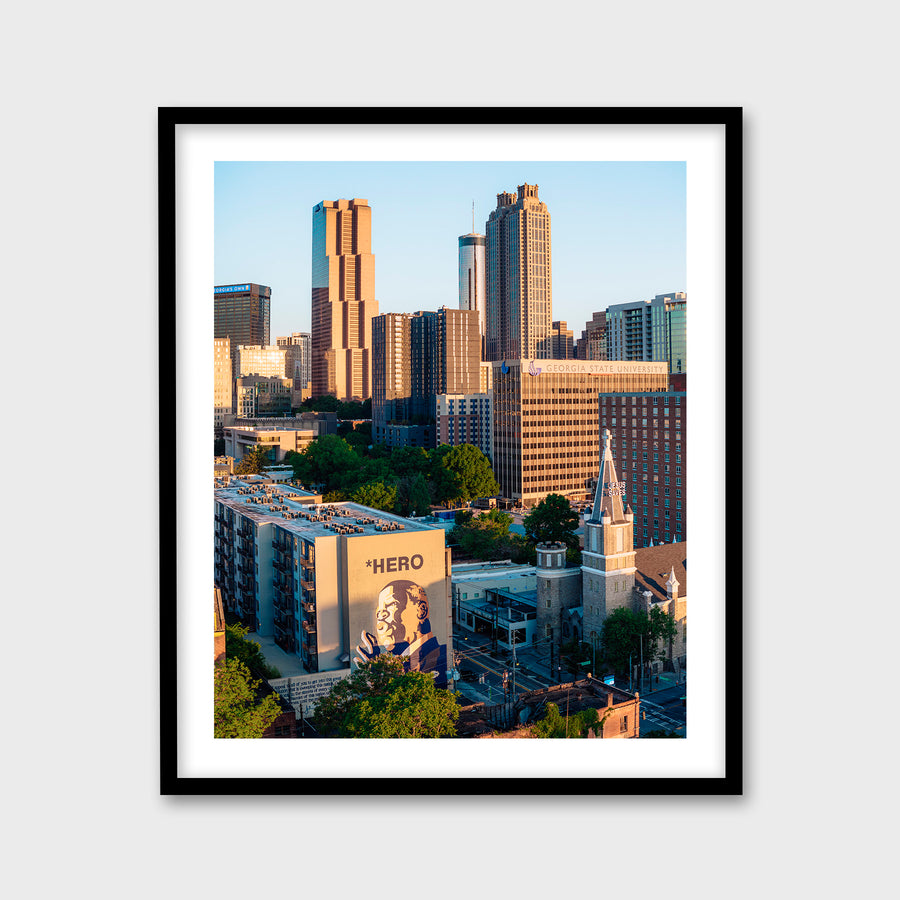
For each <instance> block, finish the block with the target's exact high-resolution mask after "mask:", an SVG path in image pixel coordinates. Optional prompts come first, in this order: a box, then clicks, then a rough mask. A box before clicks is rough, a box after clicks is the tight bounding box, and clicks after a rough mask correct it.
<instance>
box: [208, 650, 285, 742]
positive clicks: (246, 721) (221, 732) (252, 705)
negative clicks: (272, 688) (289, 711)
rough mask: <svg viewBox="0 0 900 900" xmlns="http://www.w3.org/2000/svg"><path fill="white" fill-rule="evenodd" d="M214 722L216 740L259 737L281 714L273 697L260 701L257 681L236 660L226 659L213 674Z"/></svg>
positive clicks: (272, 695)
mask: <svg viewBox="0 0 900 900" xmlns="http://www.w3.org/2000/svg"><path fill="white" fill-rule="evenodd" d="M214 677H215V713H214V717H215V723H214V728H213V734H214V735H215V737H217V738H259V737H262V735H263V732H264V731H265V730H266V729H267V728H268V727H269V726H270V725H271V724H272V723H273V722H274V721H275V720H276V719H277V718H278V716H279V715H281V707H280V706H279V705H278V700H277V699H276V698H275V695H274V694H268V695H267V696H265V697H263V698H262V699H260V698H259V696H258V693H257V690H258V688H259V685H260V681H258V680H256V679H254V678H253V676H252V675H251V674H250V670H249V669H248V668H247V667H246V666H245V665H244V664H243V663H242V662H241V661H240V660H239V659H226V661H225V664H224V665H219V666H216V671H215V676H214Z"/></svg>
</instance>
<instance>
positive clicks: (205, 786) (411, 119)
mask: <svg viewBox="0 0 900 900" xmlns="http://www.w3.org/2000/svg"><path fill="white" fill-rule="evenodd" d="M522 114H523V115H526V116H527V119H528V121H529V122H531V123H537V124H539V125H542V126H543V125H545V126H546V127H548V128H552V127H554V126H557V125H560V124H566V125H576V126H577V125H585V126H598V125H604V126H605V125H610V126H619V125H622V126H641V125H653V126H667V125H677V126H687V127H690V126H695V125H697V126H721V128H722V129H723V131H724V139H723V140H724V184H723V193H724V223H725V236H724V281H725V293H726V297H727V302H726V303H725V309H724V317H725V333H724V344H725V367H724V371H723V373H722V376H723V378H724V379H725V390H726V393H727V396H728V398H729V402H728V404H727V408H726V410H725V414H724V431H725V435H724V440H725V443H726V444H727V447H728V455H727V462H726V472H725V493H726V496H725V498H724V504H725V505H724V509H725V513H724V515H725V523H726V524H727V528H728V541H727V544H726V552H725V559H724V568H725V572H726V573H731V578H730V580H729V581H728V583H727V592H726V597H725V600H724V618H725V648H724V667H723V671H722V678H723V679H724V696H725V712H724V718H723V721H722V727H723V729H724V756H725V766H724V774H721V775H717V776H710V777H693V776H685V777H668V776H660V777H653V776H635V777H603V776H598V777H597V778H593V779H585V778H583V777H577V778H569V777H529V778H522V777H509V778H483V777H472V778H469V777H442V776H441V775H439V774H436V775H435V776H434V777H427V778H419V779H418V782H417V786H416V792H417V793H418V794H428V795H433V796H442V795H456V796H459V795H466V794H472V795H475V794H477V795H484V794H492V795H536V796H537V795H540V796H547V795H560V796H563V795H568V794H572V793H577V794H579V795H586V794H595V795H736V794H741V793H742V791H743V778H742V773H743V752H742V745H743V724H742V717H743V705H742V694H743V674H742V668H743V647H742V641H743V638H742V602H743V601H742V589H741V580H740V577H739V573H740V572H741V559H742V501H741V491H742V488H741V483H742V467H743V466H742V445H743V436H742V409H741V403H740V397H741V395H742V362H743V356H742V343H741V334H742V328H741V320H742V277H743V276H742V266H743V262H742V216H743V213H742V183H743V179H742V165H743V162H742V109H741V108H740V107H546V108H533V107H529V108H528V109H527V110H522ZM516 115H517V110H516V109H514V108H509V109H493V108H437V107H435V108H406V107H393V108H389V107H381V108H376V107H369V108H340V109H337V108H335V109H328V108H288V107H269V108H266V107H224V108H215V107H161V108H159V109H158V178H159V184H158V188H159V207H158V209H159V223H158V229H159V334H160V346H159V399H160V415H159V460H160V462H159V474H160V484H161V485H162V486H163V487H162V488H161V497H160V510H159V514H160V532H159V550H160V563H159V566H160V569H159V577H160V586H161V587H160V603H159V612H160V682H159V684H160V792H161V793H162V794H166V795H169V794H175V795H218V794H230V795H273V794H289V795H294V794H296V795H356V794H359V793H362V792H365V791H374V790H376V789H377V790H378V792H379V793H381V794H382V795H385V794H391V793H392V792H394V791H396V792H397V794H398V795H400V794H401V793H402V789H403V787H404V785H402V784H401V781H402V779H399V778H385V779H379V780H378V782H377V787H376V785H375V783H374V782H372V781H371V779H369V778H366V777H357V776H354V775H353V774H348V775H347V777H317V776H310V777H296V778H284V777H268V776H266V775H261V776H260V777H244V776H235V777H226V776H221V775H210V776H208V777H196V776H186V775H183V774H181V773H180V768H179V746H180V736H179V733H178V708H179V703H180V696H179V670H178V654H177V647H178V629H177V621H176V619H177V616H176V612H177V609H178V602H179V598H178V592H177V575H178V571H179V564H180V563H179V534H178V529H177V511H178V497H177V496H176V493H177V492H176V491H174V490H172V491H170V490H169V488H167V487H165V486H171V485H176V484H177V477H178V465H179V464H178V454H177V453H173V452H172V441H173V436H177V428H176V420H177V417H176V409H177V405H178V402H179V385H178V384H177V383H176V327H177V322H176V318H177V317H176V311H177V308H178V303H179V296H178V291H177V283H176V276H177V272H176V258H177V247H178V239H179V233H178V230H177V227H176V222H177V202H178V191H179V189H180V187H181V184H180V181H179V171H178V160H177V155H176V138H177V132H178V129H179V127H181V126H185V125H187V126H193V125H212V126H217V125H228V126H241V127H246V128H254V127H257V126H272V125H291V124H296V123H311V122H315V123H323V124H338V123H348V122H353V123H359V124H360V125H361V126H365V125H378V126H381V127H387V128H389V127H391V126H392V125H393V124H395V123H396V124H397V125H404V126H408V125H410V124H416V125H419V126H421V127H427V126H428V125H429V123H434V124H440V125H446V124H448V123H465V124H467V125H480V124H485V125H487V124H490V123H496V122H497V121H509V120H512V119H515V117H516ZM204 600H205V598H204ZM210 682H211V679H210ZM662 743H665V742H662Z"/></svg>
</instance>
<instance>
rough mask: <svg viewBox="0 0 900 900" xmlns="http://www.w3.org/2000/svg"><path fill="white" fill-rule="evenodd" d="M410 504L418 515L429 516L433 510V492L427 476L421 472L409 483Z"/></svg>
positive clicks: (412, 510) (413, 511)
mask: <svg viewBox="0 0 900 900" xmlns="http://www.w3.org/2000/svg"><path fill="white" fill-rule="evenodd" d="M409 505H410V507H411V512H412V513H415V515H417V516H427V515H428V514H429V513H430V512H431V494H429V493H428V483H427V482H426V481H425V476H424V474H422V473H421V472H419V473H418V474H417V475H416V476H415V478H413V479H412V482H411V483H410V485H409Z"/></svg>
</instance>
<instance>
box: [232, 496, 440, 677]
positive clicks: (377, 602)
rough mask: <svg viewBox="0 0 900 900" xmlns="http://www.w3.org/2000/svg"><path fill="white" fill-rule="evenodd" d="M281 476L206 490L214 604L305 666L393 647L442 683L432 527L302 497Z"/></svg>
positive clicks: (322, 668)
mask: <svg viewBox="0 0 900 900" xmlns="http://www.w3.org/2000/svg"><path fill="white" fill-rule="evenodd" d="M307 499H308V498H307V497H306V496H305V495H304V493H303V492H301V491H298V490H297V489H296V488H292V487H289V486H287V485H263V484H254V483H250V482H243V481H241V480H240V479H232V480H231V483H230V485H229V486H228V487H227V488H219V489H217V490H216V491H215V586H216V587H218V588H220V589H221V591H222V596H223V600H224V602H225V606H226V609H228V610H230V611H231V612H232V613H234V614H235V615H237V616H238V617H240V618H241V619H242V620H243V621H244V622H245V624H248V625H249V626H250V627H251V630H252V631H254V632H257V633H258V634H260V635H263V636H267V637H273V638H274V641H275V643H276V644H277V645H278V646H279V647H280V648H281V649H282V650H284V651H285V652H287V653H291V654H295V655H296V656H297V657H299V659H300V661H301V662H302V665H303V668H304V669H305V671H306V672H307V673H326V672H341V671H344V672H346V671H347V670H351V669H353V668H356V666H357V665H358V663H359V661H360V660H365V659H369V658H372V657H373V656H375V655H377V654H378V653H393V654H395V655H398V656H400V657H401V658H402V659H403V660H404V664H405V665H406V667H407V668H409V669H415V670H418V671H425V672H434V673H435V674H436V681H437V683H438V684H439V685H441V686H444V685H446V683H447V668H448V666H447V663H448V660H452V659H453V653H452V650H453V648H452V628H451V622H450V615H451V612H450V551H449V549H448V548H447V547H446V541H445V532H444V529H443V528H441V527H439V526H437V527H436V526H430V525H425V524H422V523H419V522H414V521H412V520H410V519H404V518H401V517H399V516H394V515H390V514H387V513H383V512H378V511H376V510H372V509H368V508H367V507H364V506H360V505H358V504H355V503H341V504H323V505H316V506H310V505H309V503H308V502H306V500H307Z"/></svg>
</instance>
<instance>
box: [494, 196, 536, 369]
mask: <svg viewBox="0 0 900 900" xmlns="http://www.w3.org/2000/svg"><path fill="white" fill-rule="evenodd" d="M485 231H486V243H485V263H486V267H487V268H486V284H485V287H486V293H487V308H486V311H485V312H486V321H485V329H486V337H485V359H487V360H492V361H493V360H503V359H522V358H525V359H547V358H549V357H550V351H551V346H550V321H551V316H552V311H551V306H552V290H551V277H550V272H551V259H550V213H549V212H548V211H547V204H546V203H544V202H542V201H541V200H540V199H539V198H538V186H537V185H536V184H521V185H519V187H518V195H515V194H511V193H502V194H497V208H496V209H495V210H493V211H492V212H491V214H490V216H489V217H488V220H487V224H486V226H485Z"/></svg>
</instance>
